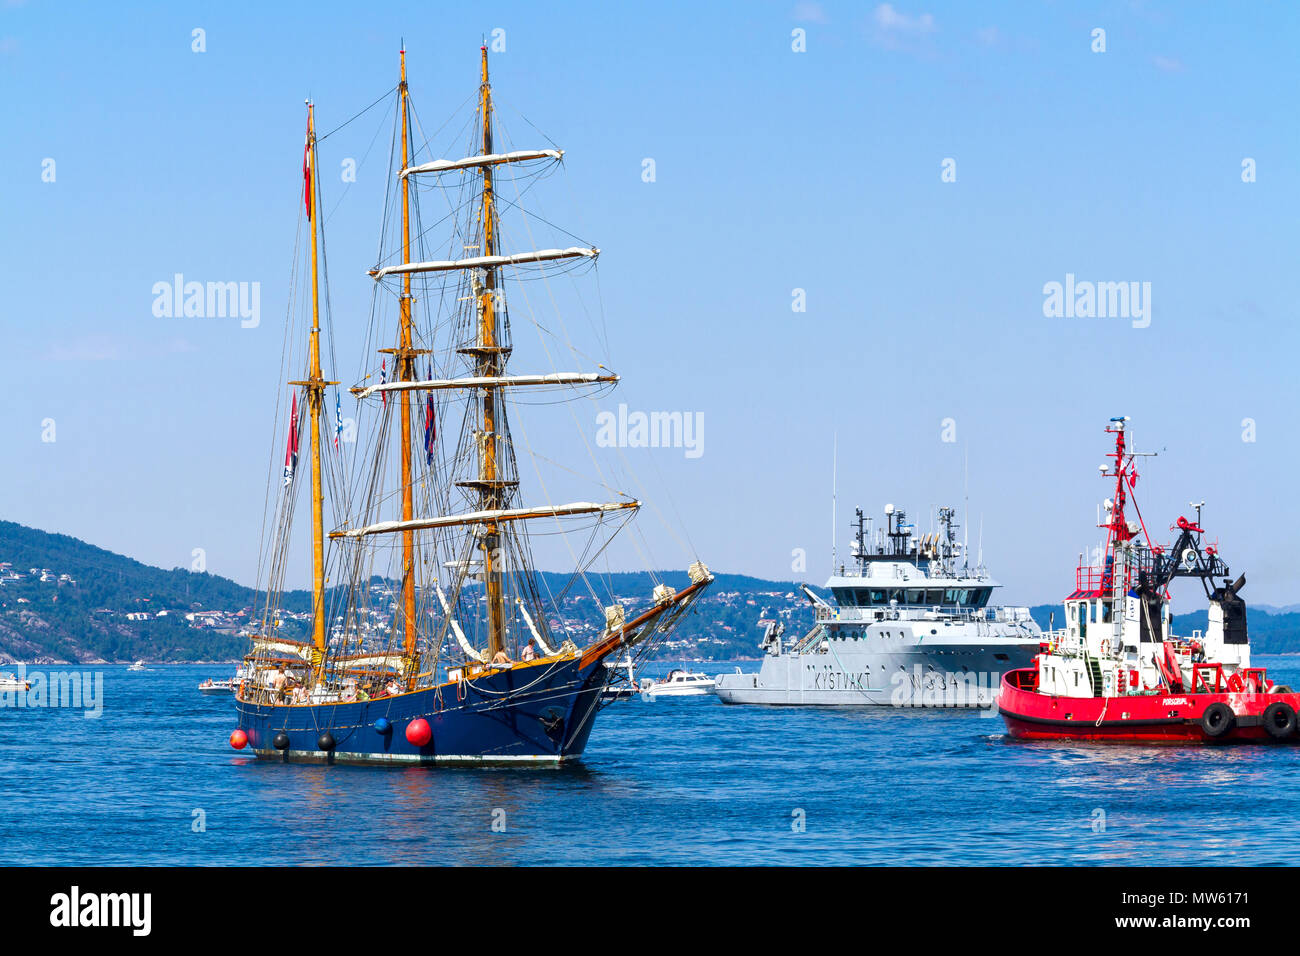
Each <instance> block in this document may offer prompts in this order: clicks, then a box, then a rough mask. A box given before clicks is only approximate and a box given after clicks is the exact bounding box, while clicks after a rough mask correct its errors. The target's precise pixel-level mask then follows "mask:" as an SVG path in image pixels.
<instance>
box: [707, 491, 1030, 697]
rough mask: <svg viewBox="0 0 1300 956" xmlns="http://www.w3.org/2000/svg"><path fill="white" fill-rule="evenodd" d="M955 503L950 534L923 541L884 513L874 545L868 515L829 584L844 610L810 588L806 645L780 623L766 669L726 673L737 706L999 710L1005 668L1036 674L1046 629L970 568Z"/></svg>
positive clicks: (947, 516)
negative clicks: (997, 603)
mask: <svg viewBox="0 0 1300 956" xmlns="http://www.w3.org/2000/svg"><path fill="white" fill-rule="evenodd" d="M954 514H955V512H954V511H953V509H951V508H941V509H939V529H940V530H939V531H938V532H935V533H931V534H925V535H920V536H918V535H917V534H916V530H915V527H914V526H913V525H910V524H908V523H907V516H906V514H905V513H904V512H902V511H896V510H895V509H894V507H893V505H886V506H885V521H886V526H885V528H883V529H877V531H876V534H875V536H874V540H871V538H872V536H871V534H870V530H869V528H868V524H869V522H870V520H871V519H869V518H864V517H863V514H862V509H860V508H859V509H858V510H857V525H856V530H857V533H856V535H855V538H854V542H853V546H852V556H853V559H854V565H855V566H854V567H851V568H850V567H846V566H844V565H841V566H840V568H839V573H838V574H834V575H832V577H831V578H830V580H829V581H827V582H826V587H827V588H828V589H829V590H830V592H831V595H832V597H833V600H834V603H833V604H832V603H828V602H827V601H825V600H823V599H822V598H821V597H820V596H819V595H817V594H816V593H815V592H814V591H812V590H811V589H810V588H808V587H807V586H806V585H805V586H803V591H804V594H805V595H806V596H807V597H808V599H809V600H810V601H811V602H812V603H813V604H814V605H815V607H816V615H817V618H816V623H815V624H814V626H813V628H812V630H811V631H809V632H808V633H807V634H806V635H805V636H804V637H802V638H801V639H799V640H797V641H790V642H787V641H785V640H783V630H784V625H780V624H769V625H767V630H766V632H765V633H764V635H763V640H762V643H761V644H760V645H759V646H760V647H762V648H763V650H765V651H766V652H767V655H766V657H764V659H763V665H762V668H761V669H760V670H759V672H758V673H757V674H745V673H741V671H740V669H739V668H737V669H736V673H734V674H720V675H719V676H718V681H717V695H718V696H719V697H721V698H722V700H723V701H724V702H725V703H728V704H805V705H806V704H818V705H837V706H842V707H854V706H865V705H879V704H886V705H888V704H892V705H894V706H900V707H988V706H991V705H992V704H993V702H994V699H995V698H996V695H997V692H998V687H999V684H1000V682H1001V679H1002V674H1003V672H1005V671H1009V670H1014V669H1016V668H1019V667H1028V666H1030V664H1031V662H1032V661H1033V658H1034V655H1036V654H1038V653H1039V650H1040V646H1039V645H1040V642H1041V641H1042V640H1043V638H1042V632H1041V631H1040V630H1039V627H1038V625H1037V624H1035V623H1034V621H1033V619H1032V618H1031V617H1030V615H1029V609H1028V608H1024V607H994V606H990V605H989V598H990V597H991V596H992V594H993V589H994V588H996V587H998V586H999V585H998V582H997V581H994V580H993V579H992V578H990V577H989V575H988V572H987V571H986V570H985V568H984V567H983V565H982V564H981V565H977V566H976V567H971V566H970V565H969V563H968V562H967V560H966V548H965V546H964V545H963V544H962V543H961V542H959V541H958V540H957V538H956V529H957V525H956V524H955V522H954V521H953V517H954Z"/></svg>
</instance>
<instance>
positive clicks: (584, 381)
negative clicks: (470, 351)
mask: <svg viewBox="0 0 1300 956" xmlns="http://www.w3.org/2000/svg"><path fill="white" fill-rule="evenodd" d="M617 381H618V376H617V375H613V374H610V373H605V374H601V373H600V372H548V373H545V374H541V375H491V376H488V375H480V376H469V377H464V378H435V379H426V380H424V381H420V382H401V381H399V382H384V383H382V384H379V385H368V386H366V387H365V388H354V389H352V394H354V395H356V396H357V398H369V397H370V396H371V395H374V394H375V393H376V392H408V391H437V390H439V389H447V388H516V387H518V386H522V385H596V384H601V383H606V382H617Z"/></svg>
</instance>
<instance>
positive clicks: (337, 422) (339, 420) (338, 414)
mask: <svg viewBox="0 0 1300 956" xmlns="http://www.w3.org/2000/svg"><path fill="white" fill-rule="evenodd" d="M342 434H343V402H342V400H341V399H340V398H339V396H338V392H335V393H334V450H335V451H338V448H339V436H340V435H342Z"/></svg>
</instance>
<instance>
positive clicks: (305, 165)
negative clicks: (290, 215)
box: [302, 130, 311, 222]
mask: <svg viewBox="0 0 1300 956" xmlns="http://www.w3.org/2000/svg"><path fill="white" fill-rule="evenodd" d="M310 156H311V131H310V130H308V132H307V142H306V144H305V145H304V146H303V148H302V199H303V202H304V203H305V204H306V205H307V221H308V222H310V221H311V163H310V162H308V159H309V157H310Z"/></svg>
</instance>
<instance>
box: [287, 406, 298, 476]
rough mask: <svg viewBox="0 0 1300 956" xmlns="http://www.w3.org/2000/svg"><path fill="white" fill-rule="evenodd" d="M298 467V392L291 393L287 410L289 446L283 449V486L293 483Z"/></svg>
mask: <svg viewBox="0 0 1300 956" xmlns="http://www.w3.org/2000/svg"><path fill="white" fill-rule="evenodd" d="M297 467H298V393H297V392H294V393H293V407H292V409H291V410H290V411H289V447H287V448H286V449H285V450H284V486H285V487H286V488H288V487H289V485H291V484H293V473H294V470H295V469H296V468H297Z"/></svg>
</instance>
